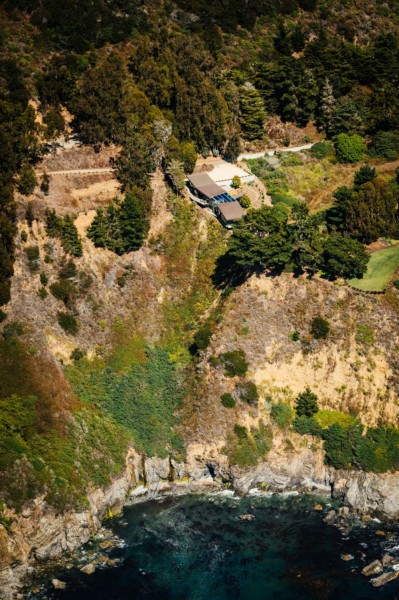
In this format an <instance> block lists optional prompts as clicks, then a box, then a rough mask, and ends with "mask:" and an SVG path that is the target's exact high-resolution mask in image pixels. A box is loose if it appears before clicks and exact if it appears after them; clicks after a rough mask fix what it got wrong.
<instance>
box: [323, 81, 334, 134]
mask: <svg viewBox="0 0 399 600" xmlns="http://www.w3.org/2000/svg"><path fill="white" fill-rule="evenodd" d="M335 108H336V101H335V98H334V92H333V86H332V85H331V83H330V81H329V79H327V78H326V81H325V84H324V86H323V89H322V92H321V106H320V112H321V121H322V123H321V124H322V126H323V129H324V131H325V132H326V133H327V134H329V133H331V130H332V128H333V121H334V115H335Z"/></svg>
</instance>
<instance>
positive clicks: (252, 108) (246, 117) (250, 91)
mask: <svg viewBox="0 0 399 600" xmlns="http://www.w3.org/2000/svg"><path fill="white" fill-rule="evenodd" d="M265 118H266V111H265V106H264V104H263V100H262V96H261V95H260V93H259V92H258V90H257V89H256V88H255V87H254V86H253V85H252V84H251V83H249V82H247V83H246V84H245V85H243V86H242V88H241V90H240V124H241V127H242V130H243V133H244V137H246V138H247V139H248V140H257V139H259V138H261V137H262V135H263V133H264V131H263V124H264V122H265Z"/></svg>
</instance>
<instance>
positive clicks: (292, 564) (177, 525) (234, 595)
mask: <svg viewBox="0 0 399 600" xmlns="http://www.w3.org/2000/svg"><path fill="white" fill-rule="evenodd" d="M314 504H315V499H314V498H309V497H305V496H304V497H287V498H282V497H281V496H280V497H279V496H272V497H247V498H244V499H241V500H238V499H233V498H226V497H222V496H191V497H189V496H187V497H181V498H168V499H165V500H164V501H163V502H156V501H150V502H147V503H144V504H140V505H136V506H133V507H129V508H126V509H125V511H124V515H123V517H121V518H118V519H113V520H112V522H111V523H108V524H107V526H110V527H111V528H112V530H113V532H114V533H115V534H117V535H118V536H119V537H120V538H121V539H122V540H124V545H123V547H120V548H114V549H113V550H111V551H110V554H109V556H110V557H111V558H116V559H118V560H120V564H118V566H115V567H113V568H110V567H108V568H102V569H101V568H100V569H97V570H96V572H95V573H94V574H93V575H85V574H83V573H81V572H80V571H79V569H78V568H73V569H71V570H69V571H65V572H62V571H58V572H57V573H55V574H54V573H53V574H52V575H51V576H49V578H51V577H54V576H56V577H58V578H59V579H61V580H62V581H65V582H67V588H66V589H65V590H63V591H61V590H59V591H52V590H50V589H49V587H47V590H45V591H44V592H42V593H41V594H39V595H36V596H34V595H31V596H30V597H31V598H49V599H56V600H62V599H64V600H67V599H68V600H70V599H73V600H128V599H129V600H133V599H134V600H142V599H143V600H144V599H146V600H247V599H248V600H267V599H279V600H292V599H295V600H310V599H313V598H315V599H326V600H327V599H334V600H340V599H343V598H345V599H347V598H348V599H351V600H366V599H373V598H380V599H386V598H389V599H391V600H393V599H395V598H398V599H399V584H398V583H397V582H393V583H390V584H388V585H387V586H385V587H384V588H382V589H379V590H377V589H374V588H373V587H372V586H371V585H370V583H369V582H368V580H367V579H366V578H365V577H364V576H363V575H361V574H360V570H361V569H362V568H363V566H364V565H365V564H368V563H369V562H371V560H373V559H375V558H380V557H381V554H382V553H383V552H385V551H390V553H391V554H394V555H395V554H396V555H398V556H399V546H398V544H399V541H398V540H399V535H398V534H397V532H396V530H395V528H393V530H392V532H391V533H389V532H387V528H386V527H384V525H383V524H381V523H377V522H376V523H371V524H368V525H367V527H365V526H364V525H362V524H361V523H360V522H357V524H355V526H354V527H353V529H352V530H351V531H350V532H347V531H346V532H344V533H343V532H341V531H339V530H338V529H337V528H335V527H331V526H327V525H326V524H325V523H324V522H323V517H324V516H325V514H326V512H327V511H328V510H329V508H328V507H326V508H325V510H324V512H322V513H320V512H316V511H315V510H314V509H313V507H314ZM247 513H250V514H252V515H254V518H253V519H252V520H250V521H249V520H241V519H240V516H241V515H243V514H247ZM381 528H382V529H384V531H385V532H386V533H387V534H388V535H385V536H384V537H382V536H380V535H377V534H376V530H377V529H381ZM396 546H398V547H397V548H396ZM343 553H345V554H353V555H354V560H352V561H349V562H345V561H343V560H342V559H341V554H343ZM398 560H399V559H398Z"/></svg>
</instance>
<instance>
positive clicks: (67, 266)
mask: <svg viewBox="0 0 399 600" xmlns="http://www.w3.org/2000/svg"><path fill="white" fill-rule="evenodd" d="M77 273H78V271H77V269H76V265H75V263H74V261H73V260H72V259H70V260H68V262H66V263H64V264H63V265H62V267H61V269H60V271H59V273H58V277H59V278H60V279H74V278H75V277H76V275H77Z"/></svg>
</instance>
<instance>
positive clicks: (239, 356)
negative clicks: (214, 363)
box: [220, 349, 248, 377]
mask: <svg viewBox="0 0 399 600" xmlns="http://www.w3.org/2000/svg"><path fill="white" fill-rule="evenodd" d="M220 360H221V361H222V363H223V366H224V369H225V373H226V375H227V376H228V377H235V376H236V375H238V376H240V377H244V375H246V373H247V371H248V363H247V360H246V357H245V352H244V351H243V350H241V349H240V350H233V351H232V352H225V353H224V354H221V355H220Z"/></svg>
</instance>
